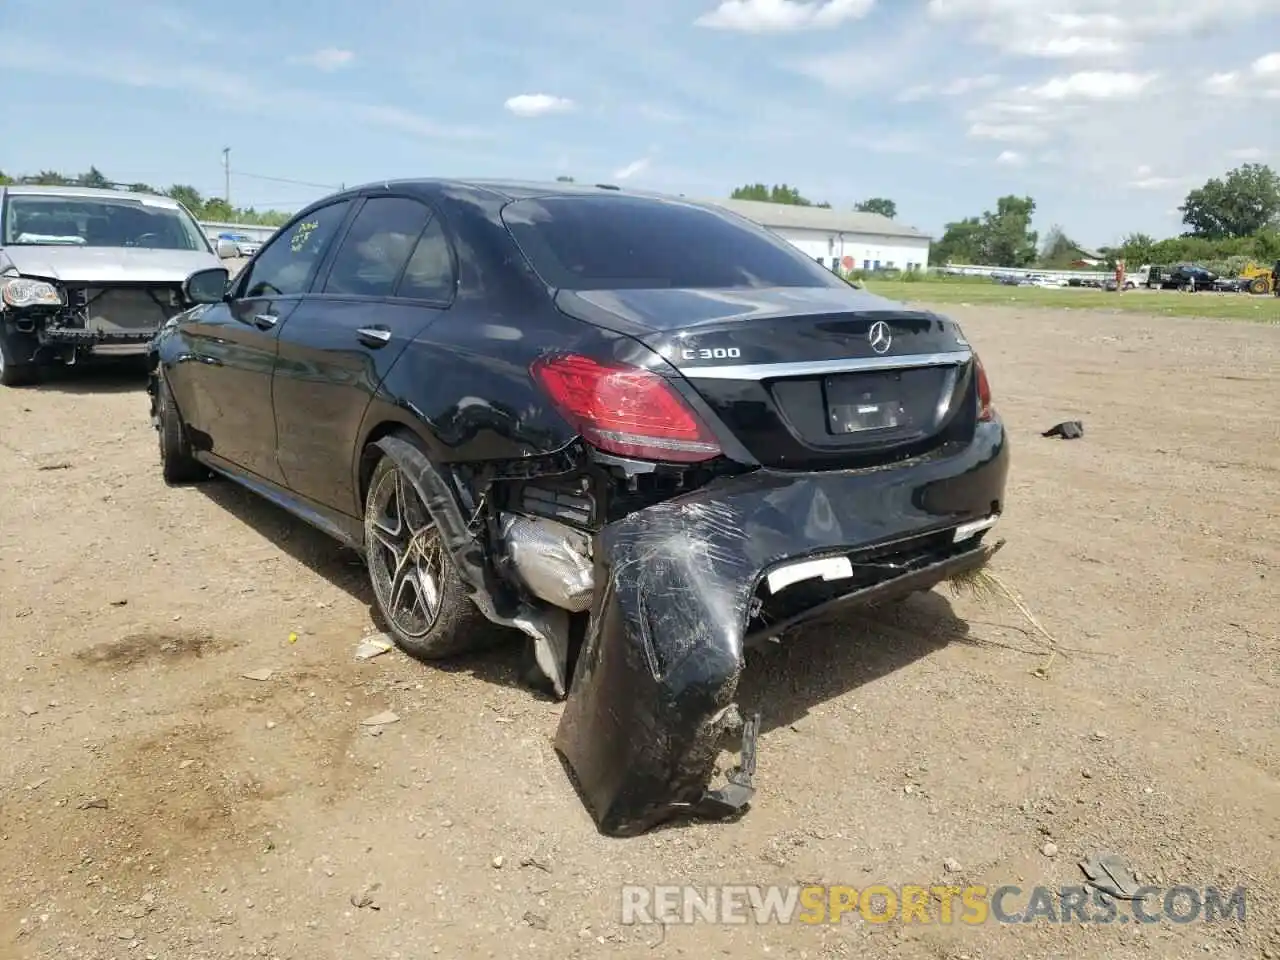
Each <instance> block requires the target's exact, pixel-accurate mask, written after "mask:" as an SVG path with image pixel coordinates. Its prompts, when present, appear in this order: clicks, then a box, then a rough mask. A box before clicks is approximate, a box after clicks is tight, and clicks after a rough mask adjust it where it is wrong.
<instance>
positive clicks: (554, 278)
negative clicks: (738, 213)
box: [502, 196, 843, 290]
mask: <svg viewBox="0 0 1280 960" xmlns="http://www.w3.org/2000/svg"><path fill="white" fill-rule="evenodd" d="M502 219H503V221H504V223H505V224H506V226H507V229H508V230H509V231H510V233H511V235H512V236H513V237H514V238H515V240H516V243H517V244H518V245H519V246H520V249H521V250H522V251H523V253H524V255H525V257H526V259H528V261H529V263H530V264H531V265H532V266H533V269H534V270H535V271H536V272H537V273H538V275H539V276H540V277H542V279H543V280H544V281H545V282H546V283H547V284H548V285H549V286H552V287H557V288H560V289H566V290H610V289H628V288H629V289H644V288H654V289H661V288H684V289H740V288H744V287H745V288H751V287H831V286H836V285H840V286H843V284H841V283H840V281H839V280H838V279H837V278H835V277H833V276H832V275H831V273H830V271H828V270H825V269H824V268H823V267H822V266H820V265H819V264H817V263H816V262H814V260H812V259H810V258H809V257H808V256H806V255H805V254H803V253H801V252H800V251H799V250H798V249H796V248H795V247H793V246H792V245H791V244H789V243H787V242H786V241H785V240H782V239H781V238H779V237H776V236H775V235H773V234H771V233H770V232H769V231H767V230H765V229H763V228H762V227H758V226H756V225H755V224H751V223H747V222H744V221H741V220H739V219H737V218H736V217H732V216H730V215H729V214H722V213H720V212H718V211H715V210H710V209H706V208H703V207H699V206H694V205H692V204H687V203H678V202H674V201H662V200H649V199H645V198H640V197H620V196H612V197H596V196H581V197H544V198H541V199H531V200H517V201H515V202H514V203H510V204H508V205H507V206H506V207H504V208H503V210H502Z"/></svg>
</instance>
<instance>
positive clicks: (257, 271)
mask: <svg viewBox="0 0 1280 960" xmlns="http://www.w3.org/2000/svg"><path fill="white" fill-rule="evenodd" d="M349 202H350V201H347V200H343V201H341V202H339V203H333V204H330V205H329V206H327V207H321V208H320V209H318V210H313V211H311V213H309V214H307V215H306V216H304V217H299V218H298V219H297V220H295V221H294V222H293V223H292V224H290V225H289V226H288V227H286V228H285V229H284V230H281V231H280V232H279V233H278V234H276V236H275V237H274V238H273V239H272V241H271V242H270V243H269V244H267V245H266V246H265V247H263V248H262V250H261V251H259V253H258V256H257V258H256V259H255V260H254V261H253V263H252V264H251V265H250V266H249V270H248V276H246V277H245V279H244V282H243V284H242V285H241V287H240V289H241V290H242V291H244V292H243V293H241V294H240V296H241V297H289V296H296V295H298V294H302V293H306V292H307V288H308V287H309V286H310V285H311V277H312V275H313V274H314V273H315V269H316V266H317V265H318V264H319V263H320V259H321V258H322V257H323V256H324V253H325V251H326V250H328V249H329V244H331V243H332V242H333V238H334V234H336V233H337V232H338V228H339V227H341V226H342V221H343V220H344V219H345V218H346V215H347V205H348V203H349Z"/></svg>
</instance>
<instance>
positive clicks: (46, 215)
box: [4, 193, 209, 253]
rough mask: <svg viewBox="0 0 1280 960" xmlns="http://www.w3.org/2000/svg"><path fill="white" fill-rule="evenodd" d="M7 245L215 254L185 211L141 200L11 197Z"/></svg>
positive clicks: (7, 210)
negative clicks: (135, 249) (182, 251)
mask: <svg viewBox="0 0 1280 960" xmlns="http://www.w3.org/2000/svg"><path fill="white" fill-rule="evenodd" d="M4 246H19V247H21V246H74V247H136V248H140V249H144V250H195V251H200V252H202V253H207V252H209V241H208V239H207V238H206V237H205V235H204V231H203V230H201V229H200V226H199V224H197V223H196V222H195V221H194V220H193V219H192V218H191V215H190V214H188V213H187V212H186V211H185V210H183V209H181V208H179V207H175V206H171V205H169V204H167V203H161V202H159V201H158V200H147V199H141V198H135V197H119V198H116V197H101V198H99V197H77V196H74V195H65V194H52V193H50V194H10V195H9V196H8V197H7V198H6V201H5V207H4Z"/></svg>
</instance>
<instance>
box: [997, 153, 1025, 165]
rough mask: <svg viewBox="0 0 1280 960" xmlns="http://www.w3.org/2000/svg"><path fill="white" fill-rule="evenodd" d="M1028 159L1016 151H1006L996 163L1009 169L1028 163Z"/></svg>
mask: <svg viewBox="0 0 1280 960" xmlns="http://www.w3.org/2000/svg"><path fill="white" fill-rule="evenodd" d="M1026 159H1027V158H1026V157H1024V156H1023V155H1022V154H1020V153H1018V151H1016V150H1005V151H1004V152H1003V153H1001V154H1000V156H998V157H996V163H1000V164H1003V165H1005V166H1007V167H1017V166H1021V165H1022V164H1023V163H1025V162H1026Z"/></svg>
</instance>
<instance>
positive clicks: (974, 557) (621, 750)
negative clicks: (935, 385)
mask: <svg viewBox="0 0 1280 960" xmlns="http://www.w3.org/2000/svg"><path fill="white" fill-rule="evenodd" d="M987 426H988V427H989V428H990V429H984V431H983V432H982V435H981V436H980V437H979V438H978V441H977V442H975V443H974V444H972V445H970V446H969V447H968V448H967V449H966V450H965V452H963V453H962V454H959V455H958V456H954V457H950V458H938V459H936V460H932V461H930V460H927V459H925V460H922V461H921V462H919V463H917V464H916V465H914V467H913V468H912V470H911V471H910V474H909V475H908V476H904V474H903V473H902V472H900V471H897V470H880V471H831V472H825V473H785V472H775V471H769V470H760V471H755V472H753V473H749V474H744V475H740V476H736V477H732V478H722V479H720V480H716V481H713V482H712V483H710V484H708V485H707V486H705V487H702V488H700V489H698V490H697V491H695V492H692V493H689V494H686V495H684V496H681V497H678V498H676V499H672V500H668V501H666V502H663V503H660V504H657V505H655V506H652V507H648V508H646V509H643V510H639V511H637V512H635V513H632V514H630V515H628V516H627V517H625V518H623V519H621V520H618V521H616V522H614V523H612V524H609V525H607V526H606V527H605V528H604V529H603V530H602V531H601V532H600V534H599V535H598V537H597V542H596V550H595V558H596V559H595V564H596V574H595V575H596V599H595V603H594V605H593V607H592V616H591V625H590V627H589V629H588V632H587V636H586V638H585V640H584V643H583V647H582V650H581V653H580V655H579V657H578V661H577V666H576V670H575V672H574V677H573V682H572V684H571V686H570V689H569V693H568V698H567V702H566V704H565V711H564V714H563V715H562V717H561V721H560V725H559V729H558V731H557V736H556V748H557V750H559V752H560V753H561V754H562V756H564V757H565V759H566V761H567V763H568V764H569V766H570V767H571V769H572V770H573V773H574V776H575V778H576V780H577V783H578V788H579V790H580V792H581V794H582V796H583V799H584V802H585V803H586V805H587V806H588V807H589V809H590V810H591V812H592V814H593V816H594V817H595V819H596V822H597V825H598V826H599V828H600V829H601V831H602V832H604V833H606V834H610V835H615V836H629V835H634V834H638V833H641V832H643V831H645V830H647V829H649V828H651V827H652V826H654V825H656V824H657V823H659V822H661V821H662V820H665V819H667V818H669V817H671V816H673V815H678V814H680V813H681V812H682V811H684V812H686V813H694V814H697V813H698V812H699V811H701V810H704V809H706V808H711V809H712V810H714V811H718V812H719V813H720V814H724V813H731V812H734V811H740V810H741V808H743V807H744V806H745V804H746V803H747V801H749V800H750V796H751V792H752V789H753V788H752V787H751V785H750V781H749V776H748V775H749V773H750V771H751V769H752V767H753V766H754V759H753V758H754V736H755V722H754V721H748V722H747V723H745V724H743V726H744V729H745V731H746V735H745V736H744V742H743V759H744V762H743V764H742V769H741V770H740V771H739V772H738V773H737V774H735V775H733V776H731V777H730V784H729V786H728V787H726V788H724V789H722V790H720V791H709V790H708V789H707V787H708V783H709V780H710V777H711V774H712V771H713V767H714V764H715V762H716V760H717V757H718V754H719V751H720V749H721V746H722V740H723V739H724V736H725V735H726V734H727V733H729V732H731V731H732V730H734V729H735V728H736V727H737V725H738V723H739V720H740V715H739V713H738V710H737V708H736V705H735V704H734V698H735V695H736V691H737V687H738V681H739V677H740V676H741V673H742V670H743V665H744V644H745V642H746V640H747V639H748V633H749V627H750V625H751V623H752V622H753V607H754V604H755V599H756V597H757V588H758V586H759V584H760V583H761V580H762V578H763V577H765V575H766V574H767V573H769V572H770V570H771V568H773V567H775V566H776V565H778V564H779V563H780V562H782V561H795V560H799V559H805V558H813V557H815V556H818V555H824V556H831V555H832V554H833V553H841V554H845V555H850V554H852V555H853V556H854V557H855V558H856V557H857V556H866V557H867V558H868V559H867V560H866V562H856V561H855V565H854V570H855V578H854V579H851V580H848V581H845V583H846V584H847V588H846V587H842V588H841V589H842V590H847V592H846V593H844V594H843V595H842V596H841V597H839V598H837V599H836V600H834V601H832V602H831V603H827V604H825V605H824V607H825V608H830V607H832V605H833V603H839V604H843V603H846V602H856V601H858V600H871V599H884V598H890V597H892V596H895V595H898V594H905V593H909V592H911V591H913V590H918V589H919V590H927V589H929V588H930V587H932V586H934V585H935V584H936V583H938V582H940V581H942V580H944V579H947V578H948V577H951V576H956V575H958V574H959V573H962V572H966V571H968V570H972V569H976V568H977V567H979V566H981V565H982V564H983V563H985V561H986V559H987V557H988V556H989V555H990V553H991V552H993V551H994V548H993V547H989V546H983V545H982V544H981V543H980V540H979V538H976V537H975V538H973V539H972V540H967V541H962V542H961V543H955V542H954V541H953V539H952V537H951V536H950V529H951V528H952V527H954V526H955V525H957V524H961V523H965V522H968V521H972V520H975V519H978V518H983V517H987V516H989V515H990V514H992V512H993V511H995V512H998V511H999V509H1000V507H999V502H998V501H999V498H1000V497H1001V496H1002V491H1003V486H1004V480H1005V474H1006V471H1007V464H1008V461H1007V448H1006V442H1005V435H1004V432H1003V429H1002V428H1000V427H999V426H998V425H996V424H990V425H987ZM993 498H994V502H993ZM906 541H910V543H911V544H912V546H910V547H905V548H903V549H904V550H906V551H907V552H906V553H905V554H903V555H901V556H900V555H899V554H893V555H892V556H893V558H894V559H890V558H887V557H886V555H885V554H884V550H885V549H886V547H887V545H893V544H901V543H904V542H906ZM876 547H879V548H880V551H879V552H878V553H876V555H875V559H874V560H873V559H871V555H870V554H867V553H866V551H868V550H869V549H871V548H876ZM904 556H905V559H903V557H904ZM851 642H856V641H855V640H851ZM766 720H767V718H766Z"/></svg>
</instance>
